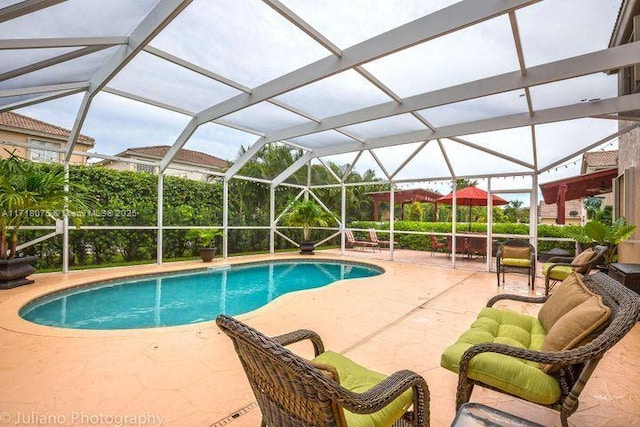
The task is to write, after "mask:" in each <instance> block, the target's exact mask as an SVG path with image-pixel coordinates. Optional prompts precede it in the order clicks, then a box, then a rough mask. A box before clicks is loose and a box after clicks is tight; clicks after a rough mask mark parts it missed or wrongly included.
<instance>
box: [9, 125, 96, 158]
mask: <svg viewBox="0 0 640 427" xmlns="http://www.w3.org/2000/svg"><path fill="white" fill-rule="evenodd" d="M0 140H1V141H9V142H17V143H22V144H28V143H31V142H34V141H45V142H51V143H54V144H57V145H58V146H60V147H64V146H65V145H66V143H67V141H66V140H60V139H55V138H51V137H48V136H46V135H42V136H39V135H30V134H24V133H18V132H10V131H7V130H0ZM88 148H89V147H88V146H87V145H85V144H82V143H77V144H76V145H75V147H74V151H84V152H86V151H87V150H88ZM5 149H6V150H9V152H13V151H14V150H15V154H16V155H17V156H19V157H22V158H23V159H29V160H30V159H31V150H30V149H29V148H24V147H16V146H12V145H10V144H2V146H1V148H0V158H3V159H5V158H7V157H9V153H8V152H7V151H5ZM69 163H71V164H75V165H86V164H87V158H86V157H84V156H77V155H73V156H71V159H70V160H69Z"/></svg>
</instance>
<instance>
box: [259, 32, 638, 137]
mask: <svg viewBox="0 0 640 427" xmlns="http://www.w3.org/2000/svg"><path fill="white" fill-rule="evenodd" d="M638 62H640V42H636V43H630V44H626V45H623V46H619V47H615V48H611V49H606V50H601V51H598V52H593V53H589V54H585V55H580V56H576V57H573V58H568V59H563V60H560V61H554V62H550V63H548V64H542V65H538V66H535V67H531V68H528V69H527V70H526V71H527V72H526V75H523V73H522V71H512V72H509V73H504V74H500V75H497V76H492V77H487V78H484V79H480V80H476V81H473V82H468V83H463V84H459V85H456V86H450V87H447V88H443V89H438V90H435V91H431V92H426V93H422V94H419V95H414V96H410V97H407V98H404V99H403V101H402V103H401V104H398V103H397V102H395V101H390V102H385V103H382V104H378V105H374V106H371V107H366V108H362V109H360V110H354V111H350V112H347V113H343V114H338V115H335V116H332V117H327V118H324V119H323V120H322V122H321V123H318V124H316V123H307V124H302V125H297V126H292V127H290V128H286V129H282V130H279V131H275V132H273V133H271V134H269V135H267V138H266V139H265V141H264V143H265V144H267V143H270V142H274V141H279V140H281V139H289V138H296V137H299V136H304V135H309V134H312V133H318V132H323V131H326V130H330V129H334V128H336V127H343V126H350V125H354V124H358V123H362V122H368V121H371V120H377V119H382V118H385V117H390V116H395V115H399V114H406V113H410V112H413V111H419V110H424V109H427V108H432V107H437V106H441V105H446V104H452V103H455V102H461V101H466V100H469V99H475V98H481V97H484V96H490V95H495V94H498V93H502V92H509V91H512V90H518V89H524V88H527V87H530V86H538V85H542V84H546V83H552V82H555V81H560V80H566V79H570V78H575V77H580V76H584V75H587V74H593V73H598V72H602V71H606V70H610V69H613V68H621V67H625V66H629V65H633V64H636V63H638Z"/></svg>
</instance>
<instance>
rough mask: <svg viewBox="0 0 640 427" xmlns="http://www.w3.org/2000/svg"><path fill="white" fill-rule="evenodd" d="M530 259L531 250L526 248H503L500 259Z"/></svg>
mask: <svg viewBox="0 0 640 427" xmlns="http://www.w3.org/2000/svg"><path fill="white" fill-rule="evenodd" d="M530 257H531V248H529V247H528V246H522V247H520V246H503V247H502V258H525V259H529V258H530Z"/></svg>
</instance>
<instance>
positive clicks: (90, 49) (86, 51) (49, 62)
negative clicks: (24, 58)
mask: <svg viewBox="0 0 640 427" xmlns="http://www.w3.org/2000/svg"><path fill="white" fill-rule="evenodd" d="M108 47H110V46H106V45H97V46H87V47H83V48H80V49H76V50H73V51H71V52H67V53H63V54H62V55H57V56H54V57H52V58H48V59H45V60H43V61H38V62H34V63H33V64H29V65H25V66H24V67H20V68H16V69H15V70H11V71H7V72H4V73H2V74H0V82H3V81H5V80H9V79H13V78H15V77H18V76H22V75H24V74H29V73H33V72H34V71H38V70H41V69H43V68H47V67H52V66H54V65H58V64H62V63H63V62H67V61H72V60H74V59H76V58H80V57H82V56H86V55H90V54H92V53H96V52H99V51H101V50H104V49H106V48H108Z"/></svg>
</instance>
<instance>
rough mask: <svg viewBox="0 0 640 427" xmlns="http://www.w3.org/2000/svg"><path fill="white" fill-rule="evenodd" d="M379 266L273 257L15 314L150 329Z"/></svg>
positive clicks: (100, 286) (46, 302)
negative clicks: (277, 258)
mask: <svg viewBox="0 0 640 427" xmlns="http://www.w3.org/2000/svg"><path fill="white" fill-rule="evenodd" d="M381 273H382V269H379V268H376V267H373V266H366V265H362V264H355V263H346V262H332V261H322V262H309V261H279V262H269V263H257V264H248V265H247V264H245V265H239V266H233V267H226V268H224V267H223V268H210V269H204V270H192V271H188V272H181V273H169V274H162V275H154V276H144V277H142V278H137V279H121V280H116V281H110V282H102V283H96V284H93V285H88V286H82V287H79V288H74V289H69V290H66V291H62V292H56V293H54V294H50V295H47V296H44V297H42V298H39V299H37V300H35V301H32V302H31V303H29V304H27V305H26V306H25V307H23V308H22V310H20V316H21V317H22V318H24V319H26V320H29V321H31V322H35V323H39V324H42V325H49V326H58V327H63V328H73V329H131V328H156V327H160V326H175V325H184V324H189V323H196V322H204V321H207V320H213V319H215V318H216V316H217V315H218V314H220V313H224V314H230V315H237V314H241V313H246V312H248V311H251V310H255V309H256V308H259V307H262V306H263V305H266V304H267V303H269V302H270V301H273V300H274V299H276V298H277V297H279V296H280V295H283V294H286V293H288V292H293V291H298V290H303V289H312V288H318V287H320V286H324V285H327V284H329V283H332V282H335V281H337V280H342V279H353V278H358V277H369V276H376V275H378V274H381Z"/></svg>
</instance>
